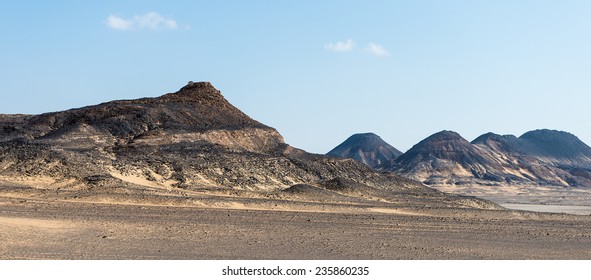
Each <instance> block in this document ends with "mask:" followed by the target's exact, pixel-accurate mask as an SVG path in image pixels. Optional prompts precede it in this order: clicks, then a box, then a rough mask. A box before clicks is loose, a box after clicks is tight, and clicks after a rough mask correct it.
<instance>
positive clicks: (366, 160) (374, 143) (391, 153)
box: [326, 133, 402, 168]
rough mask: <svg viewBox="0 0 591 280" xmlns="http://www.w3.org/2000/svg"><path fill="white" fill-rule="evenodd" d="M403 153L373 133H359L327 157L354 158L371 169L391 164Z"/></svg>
mask: <svg viewBox="0 0 591 280" xmlns="http://www.w3.org/2000/svg"><path fill="white" fill-rule="evenodd" d="M401 154H402V152H400V151H399V150H397V149H396V148H394V147H392V146H390V144H388V143H386V142H385V141H384V140H382V138H380V137H379V136H377V135H375V134H373V133H359V134H354V135H352V136H351V137H349V138H347V140H345V141H344V142H343V143H341V144H339V145H338V146H336V147H335V148H334V149H332V150H331V151H330V152H328V153H327V154H326V155H329V156H333V157H340V158H352V159H354V160H357V161H359V162H361V163H363V164H365V165H367V166H369V167H371V168H376V167H377V166H379V165H381V164H384V163H386V162H389V161H391V160H393V159H395V158H396V157H398V156H399V155H401Z"/></svg>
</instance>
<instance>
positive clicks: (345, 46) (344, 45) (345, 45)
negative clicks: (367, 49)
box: [324, 39, 355, 52]
mask: <svg viewBox="0 0 591 280" xmlns="http://www.w3.org/2000/svg"><path fill="white" fill-rule="evenodd" d="M324 48H325V49H327V50H331V51H335V52H349V51H352V50H353V48H355V42H353V40H351V39H348V40H347V41H345V42H341V41H339V42H336V43H334V44H333V43H329V44H325V45H324Z"/></svg>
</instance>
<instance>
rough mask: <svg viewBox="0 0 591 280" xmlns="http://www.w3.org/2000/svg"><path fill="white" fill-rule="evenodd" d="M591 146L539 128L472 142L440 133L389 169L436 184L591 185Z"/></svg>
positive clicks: (562, 133)
mask: <svg viewBox="0 0 591 280" xmlns="http://www.w3.org/2000/svg"><path fill="white" fill-rule="evenodd" d="M590 159H591V148H589V146H587V145H586V144H585V143H583V142H582V141H580V140H579V139H578V138H577V137H576V136H574V135H572V134H570V133H566V132H562V131H555V130H535V131H530V132H527V133H525V134H524V135H522V136H521V137H519V138H518V137H515V136H513V135H497V134H494V133H487V134H484V135H482V136H480V137H478V138H476V139H475V140H474V141H472V142H471V143H470V142H468V141H467V140H465V139H464V138H462V137H461V136H460V135H459V134H457V133H455V132H450V131H442V132H439V133H436V134H434V135H432V136H430V137H428V138H426V139H425V140H423V141H421V142H420V143H418V144H417V145H415V146H414V147H412V148H411V149H410V150H409V151H408V152H406V153H405V154H403V155H401V156H400V157H398V158H397V159H395V160H394V161H391V162H390V164H389V166H388V167H387V168H386V169H387V170H390V171H394V172H396V173H398V174H401V175H404V176H407V177H409V178H413V179H416V180H419V181H422V182H424V183H426V184H431V185H438V184H440V185H448V184H478V185H507V184H509V185H511V184H513V185H514V184H519V185H549V186H576V187H591V180H590V179H591V169H590V167H591V160H590Z"/></svg>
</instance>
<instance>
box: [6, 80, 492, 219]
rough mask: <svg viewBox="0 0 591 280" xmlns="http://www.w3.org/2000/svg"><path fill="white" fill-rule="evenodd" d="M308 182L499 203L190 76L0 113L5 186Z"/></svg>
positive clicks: (71, 188)
mask: <svg viewBox="0 0 591 280" xmlns="http://www.w3.org/2000/svg"><path fill="white" fill-rule="evenodd" d="M331 180H336V181H335V182H337V183H338V184H339V185H340V186H354V187H355V186H356V187H358V186H363V187H364V188H369V189H370V190H371V191H368V190H367V189H365V190H364V191H363V192H359V193H357V194H356V195H354V194H352V192H351V190H350V188H341V189H334V188H333V189H331V188H330V187H327V186H328V185H327V184H329V185H330V182H332V181H331ZM325 182H329V183H325ZM302 184H304V185H308V186H311V187H296V188H295V189H293V190H298V191H297V192H298V195H300V196H301V195H302V190H308V191H310V190H312V192H314V190H323V191H321V193H327V192H328V193H332V194H333V196H329V197H332V198H331V199H334V198H335V197H339V195H336V194H338V193H341V195H345V196H349V197H350V196H352V195H353V196H354V197H357V198H355V199H357V200H358V199H361V200H366V199H368V196H367V195H368V194H371V195H373V196H376V197H381V198H379V200H380V201H399V202H400V201H405V203H407V204H412V203H415V204H417V203H418V205H425V204H431V205H441V206H444V207H449V206H454V205H455V207H487V208H490V207H493V208H494V206H492V205H490V204H487V203H485V202H483V201H481V200H478V199H473V198H469V197H463V196H454V195H448V194H444V193H441V192H438V191H435V190H432V189H430V188H428V187H425V186H424V185H422V184H420V183H417V182H415V181H412V180H408V179H405V178H402V177H399V176H396V175H393V174H382V173H380V172H376V171H373V170H371V169H370V168H368V167H367V166H365V165H362V164H360V163H358V162H356V161H354V160H351V159H337V158H332V157H327V156H323V155H315V154H310V153H307V152H305V151H303V150H300V149H297V148H293V147H291V146H289V145H288V144H286V143H285V142H284V140H283V138H282V137H281V135H280V134H279V133H278V132H277V131H276V130H275V129H273V128H271V127H268V126H266V125H264V124H261V123H260V122H257V121H255V120H253V119H251V118H250V117H248V116H247V115H246V114H244V113H243V112H241V111H240V110H239V109H237V108H236V107H234V106H233V105H231V104H230V103H229V102H228V101H227V100H226V99H225V98H224V97H223V96H222V94H221V93H220V92H219V91H218V90H217V89H215V88H214V87H213V86H212V85H211V84H210V83H207V82H199V83H192V82H190V83H189V84H188V85H187V86H185V87H183V88H181V89H180V90H179V91H177V92H174V93H169V94H165V95H163V96H161V97H155V98H141V99H135V100H119V101H111V102H106V103H102V104H98V105H93V106H87V107H83V108H78V109H71V110H67V111H62V112H53V113H45V114H40V115H0V190H2V191H3V192H23V191H24V192H31V191H35V193H36V195H43V196H48V195H54V196H57V197H61V198H62V199H63V198H68V197H70V198H72V197H83V196H97V195H107V196H113V195H117V196H120V197H124V199H125V197H129V196H131V195H160V196H162V195H165V196H170V195H173V196H176V197H184V196H186V197H192V196H195V195H197V194H199V195H203V194H206V193H211V192H216V193H220V192H222V193H226V194H231V193H236V192H238V193H240V192H244V191H254V192H267V193H275V194H273V196H274V197H283V196H285V195H290V193H292V192H290V191H286V192H282V190H286V189H290V188H292V187H293V186H297V185H300V186H301V185H302ZM353 189H355V188H353ZM304 192H305V191H304ZM345 192H346V194H345ZM305 193H307V192H305ZM304 197H307V199H315V197H314V196H310V195H304ZM409 199H410V200H409ZM357 200H355V201H357ZM356 203H360V202H359V201H357V202H356Z"/></svg>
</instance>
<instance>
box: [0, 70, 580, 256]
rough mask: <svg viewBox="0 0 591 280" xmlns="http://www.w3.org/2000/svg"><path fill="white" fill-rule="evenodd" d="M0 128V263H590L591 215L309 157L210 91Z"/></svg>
mask: <svg viewBox="0 0 591 280" xmlns="http://www.w3.org/2000/svg"><path fill="white" fill-rule="evenodd" d="M0 127H1V129H2V130H1V134H0V136H1V138H0V152H1V153H0V155H1V158H0V234H1V236H2V238H1V241H0V243H1V246H0V256H1V257H2V258H3V259H589V258H591V250H589V248H591V234H590V232H591V216H589V215H588V214H587V215H573V214H564V213H542V212H532V211H522V210H512V209H508V207H503V206H502V205H504V204H503V203H513V204H523V202H524V201H529V202H530V203H531V202H532V201H533V200H532V196H528V197H527V198H526V199H525V200H524V199H521V200H520V197H521V196H520V195H519V193H520V192H519V191H518V190H516V191H515V192H514V194H515V195H514V196H513V198H511V197H505V198H506V201H500V200H498V199H495V198H491V197H488V198H489V199H490V200H492V201H495V200H496V201H495V202H498V203H500V204H501V205H499V204H497V203H494V202H491V201H489V200H486V199H483V198H478V197H477V196H480V197H485V198H486V194H485V193H484V191H483V192H478V190H479V188H480V189H482V188H483V186H482V185H478V186H474V188H468V187H465V188H458V187H457V185H454V187H451V188H450V189H444V188H441V190H444V191H445V192H444V191H441V190H437V189H436V187H437V186H432V187H431V186H428V185H426V184H425V183H423V182H419V181H417V180H413V179H409V178H406V177H403V176H400V175H397V174H396V173H393V172H389V171H382V170H376V169H372V168H370V167H369V166H366V165H365V164H363V163H361V162H357V161H355V160H353V159H348V158H339V157H332V156H325V155H319V154H312V153H308V152H306V151H304V150H301V149H297V148H294V147H292V146H290V145H288V144H286V143H285V142H284V140H283V138H282V137H281V135H280V134H279V133H278V132H277V131H276V130H275V129H273V128H271V127H269V126H266V125H264V124H262V123H260V122H258V121H256V120H254V119H252V118H250V117H249V116H247V115H246V114H244V113H243V112H242V111H240V110H239V109H238V108H236V107H234V106H233V105H232V104H230V103H229V102H228V101H227V100H226V99H225V98H224V97H223V96H222V95H221V92H220V91H219V90H217V89H216V88H214V87H213V85H212V84H210V83H208V82H196V83H194V82H189V83H188V84H187V85H186V86H184V87H182V88H181V89H180V90H178V91H177V92H173V93H168V94H165V95H163V96H160V97H155V98H141V99H134V100H116V101H111V102H106V103H102V104H98V105H92V106H87V107H82V108H77V109H71V110H66V111H60V112H53V113H45V114H39V115H1V116H0ZM423 171H424V170H421V172H423ZM557 172H564V171H557ZM421 174H423V173H421ZM560 174H562V173H560ZM572 176H574V175H572ZM581 178H582V179H580V180H579V181H576V180H575V181H573V182H586V181H585V177H581ZM579 189H580V190H581V192H584V189H581V188H579ZM485 190H487V191H489V192H490V190H491V188H488V189H485ZM497 190H502V189H499V188H497ZM528 190H529V191H530V192H533V191H532V190H534V189H533V188H529V189H528ZM551 190H554V189H551ZM533 194H536V192H533ZM569 194H571V195H572V196H573V197H574V198H578V199H582V200H585V199H586V196H579V195H574V194H575V193H573V192H569ZM556 196H557V197H561V196H564V195H563V194H560V193H558V194H557V195H556ZM546 197H547V198H549V197H550V196H546ZM543 203H546V202H543ZM580 205H583V204H580ZM583 206H584V205H583ZM530 210H531V209H530ZM534 210H536V209H534ZM537 210H539V209H537ZM579 214H584V213H579Z"/></svg>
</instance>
